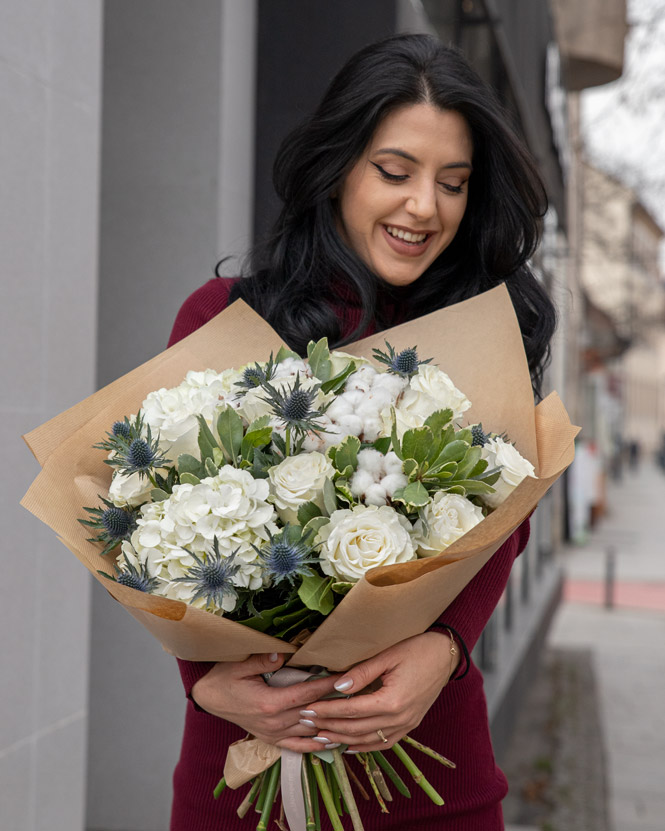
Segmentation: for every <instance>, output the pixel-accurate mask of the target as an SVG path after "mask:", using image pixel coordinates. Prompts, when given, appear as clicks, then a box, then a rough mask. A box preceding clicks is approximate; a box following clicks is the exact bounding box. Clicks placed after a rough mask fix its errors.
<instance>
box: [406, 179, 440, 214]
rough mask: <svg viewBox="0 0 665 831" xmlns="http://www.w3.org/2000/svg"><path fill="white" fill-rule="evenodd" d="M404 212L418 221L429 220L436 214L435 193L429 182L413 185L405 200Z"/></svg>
mask: <svg viewBox="0 0 665 831" xmlns="http://www.w3.org/2000/svg"><path fill="white" fill-rule="evenodd" d="M406 210H407V211H408V212H409V214H410V215H411V216H412V217H413V218H414V219H417V220H419V221H423V220H425V219H429V218H430V217H432V216H433V215H434V214H435V212H436V191H435V189H434V186H433V185H432V184H431V183H429V182H419V183H416V182H414V183H413V189H412V190H411V191H410V193H409V195H408V198H407V200H406Z"/></svg>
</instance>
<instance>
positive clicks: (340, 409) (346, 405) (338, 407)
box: [326, 395, 353, 421]
mask: <svg viewBox="0 0 665 831" xmlns="http://www.w3.org/2000/svg"><path fill="white" fill-rule="evenodd" d="M352 412H353V405H352V404H351V402H350V401H348V400H347V398H346V396H345V395H340V396H338V397H337V398H335V400H334V401H333V402H332V404H331V405H330V406H329V407H328V409H327V410H326V415H327V416H328V418H330V419H332V420H333V421H339V420H340V419H341V418H343V417H344V416H345V415H350V414H351V413H352Z"/></svg>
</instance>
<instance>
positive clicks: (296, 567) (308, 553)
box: [253, 523, 319, 585]
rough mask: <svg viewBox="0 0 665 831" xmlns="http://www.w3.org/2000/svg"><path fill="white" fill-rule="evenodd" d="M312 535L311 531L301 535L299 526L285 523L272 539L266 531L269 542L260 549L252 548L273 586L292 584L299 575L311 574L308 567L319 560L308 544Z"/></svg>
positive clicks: (313, 549)
mask: <svg viewBox="0 0 665 831" xmlns="http://www.w3.org/2000/svg"><path fill="white" fill-rule="evenodd" d="M312 535H313V531H312V529H310V530H309V531H306V532H305V533H304V534H303V530H302V528H301V527H300V526H299V525H289V524H288V523H287V525H285V526H284V528H283V530H282V531H281V532H280V533H279V534H275V536H274V537H273V536H272V534H271V533H270V531H268V537H269V538H270V539H269V542H267V543H266V544H265V545H264V546H263V547H262V548H260V549H259V548H257V547H256V546H253V547H254V549H255V550H256V551H257V552H258V554H259V557H260V558H261V564H262V565H263V567H264V569H265V571H266V574H267V576H268V577H270V579H271V581H272V583H273V584H274V585H277V584H278V583H281V582H282V581H283V580H288V582H289V583H291V584H293V582H294V581H295V579H296V577H298V576H299V575H300V576H302V577H306V576H308V575H310V574H312V573H313V572H312V569H311V568H309V566H310V565H314V564H315V563H318V562H319V558H318V557H315V556H314V555H315V553H316V551H315V548H314V547H313V546H311V545H310V544H309V540H310V539H311V537H312Z"/></svg>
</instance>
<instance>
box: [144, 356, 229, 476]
mask: <svg viewBox="0 0 665 831" xmlns="http://www.w3.org/2000/svg"><path fill="white" fill-rule="evenodd" d="M240 377H241V373H240V372H238V371H237V370H235V369H226V370H224V371H223V372H215V371H214V370H212V369H206V370H203V371H194V370H192V371H190V372H188V373H187V375H186V376H185V378H184V380H183V381H182V382H181V383H180V384H178V386H177V387H172V388H171V389H166V388H165V387H162V389H159V390H155V391H154V392H151V393H150V394H149V395H148V396H147V398H146V399H145V401H144V402H143V404H142V405H141V410H142V412H143V415H144V419H145V424H146V426H148V425H149V426H150V428H151V430H152V433H153V435H154V436H157V435H159V444H160V448H161V449H162V450H163V452H164V453H165V454H166V455H167V456H168V458H169V459H171V460H172V461H176V460H177V458H178V456H179V455H180V454H181V453H189V454H191V455H193V456H198V434H199V426H198V422H197V420H196V416H197V415H202V416H203V417H204V418H205V420H206V422H207V423H208V425H209V426H212V423H213V419H214V417H215V413H216V411H217V410H218V408H219V407H220V406H221V405H223V404H229V405H231V406H234V401H235V399H236V390H237V387H235V386H234V385H235V383H236V381H238V380H239V379H240Z"/></svg>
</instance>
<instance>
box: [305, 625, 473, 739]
mask: <svg viewBox="0 0 665 831" xmlns="http://www.w3.org/2000/svg"><path fill="white" fill-rule="evenodd" d="M458 662H459V653H457V654H454V655H453V654H451V640H450V638H449V637H448V635H446V634H445V633H443V632H424V633H423V634H422V635H416V636H415V637H413V638H408V639H407V640H405V641H402V642H401V643H398V644H395V646H391V647H389V648H388V649H386V650H384V651H383V652H381V653H380V654H379V655H376V656H375V657H374V658H370V659H369V660H368V661H363V662H362V663H360V664H357V665H356V666H355V667H353V669H350V670H349V671H348V672H346V673H344V675H343V676H342V677H340V678H339V679H338V680H337V682H336V688H337V690H339V691H340V692H345V693H349V694H352V693H355V692H359V691H360V690H362V689H363V688H365V687H366V686H367V685H368V684H370V683H371V682H372V681H374V680H376V679H377V678H380V679H381V682H382V684H383V686H382V687H381V688H380V689H379V690H377V691H376V692H372V693H368V694H366V695H355V696H353V697H352V698H349V699H340V698H338V699H331V700H328V701H317V702H315V703H313V704H312V705H311V706H310V707H306V708H303V711H302V712H301V718H303V719H304V720H306V721H309V725H308V726H311V725H312V724H313V725H315V727H316V729H317V730H318V733H317V736H318V737H319V739H322V738H326V739H328V741H329V742H331V743H341V744H348V745H349V750H360V751H363V752H365V751H368V750H386V749H387V748H389V747H391V746H392V745H393V744H395V742H397V741H399V740H400V739H401V738H402V737H403V736H405V735H406V734H407V733H408V732H409V731H410V730H413V729H414V728H415V727H417V726H418V725H419V724H420V722H421V721H422V719H423V716H424V715H425V713H426V712H427V711H428V710H429V708H430V707H431V706H432V704H433V703H434V701H435V699H436V698H437V696H438V695H439V693H440V692H441V690H442V689H443V687H444V686H445V685H446V683H447V682H448V679H449V678H450V676H451V675H452V673H453V672H454V670H455V668H456V667H457V664H458ZM349 681H350V682H351V684H349V683H348V682H349ZM378 730H381V731H382V732H383V734H384V736H385V737H386V739H387V740H388V741H387V743H385V742H383V741H382V739H381V738H380V736H379V735H378V733H377V731H378ZM322 744H323V742H322Z"/></svg>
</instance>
